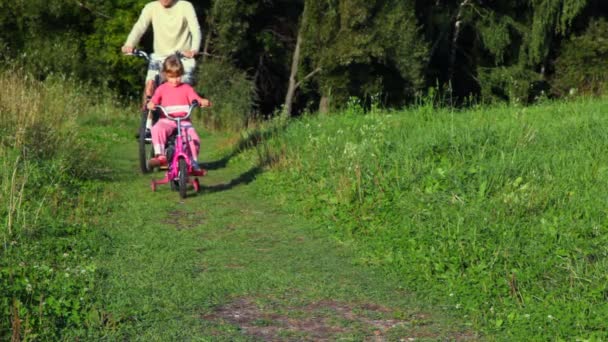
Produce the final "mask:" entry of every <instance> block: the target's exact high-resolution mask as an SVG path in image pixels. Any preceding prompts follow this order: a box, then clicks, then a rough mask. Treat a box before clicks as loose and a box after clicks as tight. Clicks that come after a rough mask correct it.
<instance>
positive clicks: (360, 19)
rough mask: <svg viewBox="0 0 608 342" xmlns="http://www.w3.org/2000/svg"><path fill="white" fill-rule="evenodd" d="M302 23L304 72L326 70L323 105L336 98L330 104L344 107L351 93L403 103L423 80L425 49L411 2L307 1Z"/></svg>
mask: <svg viewBox="0 0 608 342" xmlns="http://www.w3.org/2000/svg"><path fill="white" fill-rule="evenodd" d="M303 23H304V27H303V57H304V59H305V60H306V62H305V63H304V64H305V66H306V67H305V68H303V70H302V72H303V73H304V74H306V73H309V72H311V71H312V70H316V69H321V70H322V71H321V72H320V74H319V77H318V84H319V92H320V94H321V100H320V103H321V104H322V105H323V104H325V103H327V102H329V101H335V102H334V104H333V105H332V106H340V105H343V104H345V103H346V102H347V100H348V98H349V97H350V96H357V97H361V98H362V99H364V100H366V101H367V102H369V101H371V100H372V99H373V98H380V99H381V100H382V101H383V102H384V103H386V104H393V105H394V104H403V103H405V101H407V100H408V99H411V98H412V97H413V95H414V94H415V92H416V91H417V90H418V89H420V87H421V86H422V85H423V84H424V82H423V67H424V65H425V58H426V51H427V47H426V44H425V43H424V42H423V41H422V39H421V37H420V35H419V29H418V25H417V23H416V18H415V15H414V6H413V3H411V2H409V1H399V0H376V1H364V0H329V1H322V2H321V1H312V0H307V1H306V6H305V10H304V13H303ZM319 47H323V48H322V49H321V48H319ZM321 111H324V109H323V108H321Z"/></svg>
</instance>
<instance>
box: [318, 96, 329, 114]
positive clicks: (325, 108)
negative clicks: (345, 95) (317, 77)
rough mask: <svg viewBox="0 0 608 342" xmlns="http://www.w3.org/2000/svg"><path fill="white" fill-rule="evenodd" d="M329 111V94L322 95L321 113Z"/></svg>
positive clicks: (320, 102)
mask: <svg viewBox="0 0 608 342" xmlns="http://www.w3.org/2000/svg"><path fill="white" fill-rule="evenodd" d="M327 113H329V96H327V95H322V96H321V100H320V101H319V114H327Z"/></svg>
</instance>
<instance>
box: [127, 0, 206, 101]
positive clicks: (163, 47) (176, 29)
mask: <svg viewBox="0 0 608 342" xmlns="http://www.w3.org/2000/svg"><path fill="white" fill-rule="evenodd" d="M150 23H151V24H152V28H153V31H154V53H153V54H152V55H151V58H150V64H149V65H148V74H147V75H146V87H145V95H146V98H147V99H149V98H150V97H151V96H152V94H154V89H155V85H156V82H155V80H156V77H157V75H159V72H160V69H161V66H162V62H163V61H164V60H165V59H166V58H167V57H168V56H169V55H172V54H174V53H175V52H180V53H181V55H182V56H183V57H185V58H183V59H182V63H183V65H184V75H183V77H182V81H183V82H185V83H189V84H193V83H194V68H195V66H196V62H195V60H194V58H193V57H194V56H196V55H197V54H198V52H199V49H200V45H201V29H200V25H199V23H198V19H197V17H196V12H195V11H194V7H193V6H192V4H191V3H190V2H188V1H185V0H156V1H152V2H150V3H148V4H147V5H146V6H145V7H144V9H143V10H142V11H141V14H140V16H139V19H138V20H137V22H136V23H135V25H133V28H132V29H131V33H129V36H128V37H127V41H126V42H125V44H124V46H123V47H122V52H123V53H125V54H130V53H133V51H134V49H135V46H136V45H137V44H138V43H139V41H140V39H141V37H142V36H143V34H144V33H145V32H146V30H147V29H148V27H149V26H150Z"/></svg>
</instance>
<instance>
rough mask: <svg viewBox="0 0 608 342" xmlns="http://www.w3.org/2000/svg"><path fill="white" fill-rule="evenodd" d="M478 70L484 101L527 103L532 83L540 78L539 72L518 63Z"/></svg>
mask: <svg viewBox="0 0 608 342" xmlns="http://www.w3.org/2000/svg"><path fill="white" fill-rule="evenodd" d="M478 72H479V75H478V80H479V85H480V86H481V96H482V98H483V100H484V101H486V102H495V101H505V100H506V101H510V102H512V103H520V104H528V103H529V102H530V94H531V93H532V89H533V86H534V83H535V82H538V81H540V80H541V77H540V75H539V74H537V73H535V72H533V71H531V70H529V69H526V68H523V67H521V66H520V65H514V66H512V67H494V68H479V70H478Z"/></svg>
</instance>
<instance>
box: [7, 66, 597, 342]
mask: <svg viewBox="0 0 608 342" xmlns="http://www.w3.org/2000/svg"><path fill="white" fill-rule="evenodd" d="M11 77H12V76H10V75H8V74H4V75H1V77H0V85H2V84H5V85H7V86H5V87H0V89H3V91H4V92H3V93H2V94H1V95H2V98H0V118H2V119H3V121H2V125H0V130H2V132H3V135H2V138H0V142H2V144H1V145H0V147H1V148H0V152H1V153H0V162H1V165H2V169H1V170H0V187H1V189H2V192H1V193H0V201H1V202H2V204H3V205H2V209H0V210H1V214H2V217H5V218H6V219H5V220H4V221H3V225H2V231H1V233H2V246H1V249H0V253H1V256H2V258H1V259H0V260H1V261H0V294H1V295H2V296H1V297H0V298H2V299H1V300H0V315H1V320H0V339H9V338H11V337H12V338H14V339H30V340H75V339H81V340H82V339H84V340H142V341H143V340H145V341H149V340H162V341H165V340H202V341H206V340H209V341H217V340H220V341H221V340H224V341H234V340H237V341H249V340H273V339H275V340H276V339H283V340H322V339H328V340H340V339H341V340H349V341H350V340H369V339H372V338H374V337H377V338H385V339H387V340H399V339H402V338H406V339H407V338H415V339H417V340H467V339H483V340H575V339H581V340H585V339H587V340H592V341H593V340H604V339H606V338H607V337H608V332H607V331H606V328H605V324H604V322H605V321H606V320H607V319H608V306H607V304H606V298H607V297H608V295H607V293H608V278H607V277H606V275H605V270H606V266H608V265H607V254H608V250H607V249H606V247H605V246H606V245H607V244H606V242H608V241H607V240H608V239H607V237H608V234H607V232H606V227H607V225H606V205H605V203H606V199H607V198H606V197H607V195H606V193H607V191H606V190H608V189H607V184H606V182H605V181H604V179H606V176H607V173H608V166H607V165H608V163H607V162H608V160H607V159H608V157H606V156H605V153H604V151H606V148H607V147H608V146H607V145H608V142H607V139H606V138H607V136H608V133H606V132H607V130H606V127H607V126H608V122H607V121H608V118H607V117H606V116H605V113H604V112H603V110H604V108H606V101H607V100H606V99H594V100H590V99H581V100H578V101H575V102H568V103H544V104H541V105H538V106H535V107H528V108H524V107H516V106H511V107H492V108H476V109H472V110H466V111H449V110H446V109H435V108H432V107H431V106H425V105H422V106H420V107H417V108H415V109H410V110H404V111H394V112H380V111H379V110H378V109H377V108H373V110H372V112H371V113H368V114H364V113H363V110H362V109H361V108H360V107H358V105H357V103H356V102H352V103H351V106H350V108H348V109H347V110H346V111H345V112H344V113H340V114H339V115H330V116H309V117H304V118H300V119H296V120H291V121H281V120H278V121H277V122H275V123H269V124H268V127H263V126H262V127H260V128H259V129H256V130H252V131H249V132H244V133H243V134H242V135H240V136H239V135H229V134H226V135H222V134H218V133H213V134H211V133H205V132H204V130H203V129H200V128H199V133H201V136H202V137H203V142H202V146H203V147H202V157H201V160H203V161H204V162H205V163H206V167H207V168H208V169H209V170H210V172H209V175H208V176H206V177H205V178H204V179H203V189H202V191H201V192H200V193H199V194H196V195H193V196H190V197H189V198H187V199H186V200H184V201H181V200H179V196H178V194H177V193H175V192H172V191H170V190H169V188H168V187H162V186H161V187H160V188H159V190H158V191H157V192H156V193H152V192H151V190H150V188H149V181H150V178H151V177H153V176H155V177H161V175H160V174H156V175H146V176H142V175H141V174H139V172H138V168H137V160H136V155H137V154H136V147H137V146H136V143H135V141H134V139H133V133H134V131H135V127H136V125H137V117H136V116H135V114H132V113H133V112H134V110H133V109H132V108H128V107H122V106H120V105H119V104H117V103H115V102H114V101H112V100H111V98H110V99H106V100H104V99H101V98H100V97H95V98H91V96H90V95H88V94H87V93H86V87H76V86H74V85H73V84H72V86H70V84H71V83H69V81H66V80H53V79H50V80H48V81H47V82H45V83H36V82H29V81H28V82H29V83H28V82H23V83H20V82H21V80H20V78H19V77H17V78H14V77H13V78H11ZM65 82H67V83H65ZM8 85H11V86H10V87H9V86H8ZM64 89H72V90H73V91H68V92H66V91H65V90H64ZM62 92H63V93H62ZM59 95H61V96H59ZM9 98H17V99H20V100H21V101H3V100H4V99H9ZM43 104H44V105H43ZM66 108H74V110H75V112H74V116H65V115H64V114H65V110H66ZM51 133H54V134H51ZM8 137H15V139H12V140H11V139H8Z"/></svg>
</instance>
